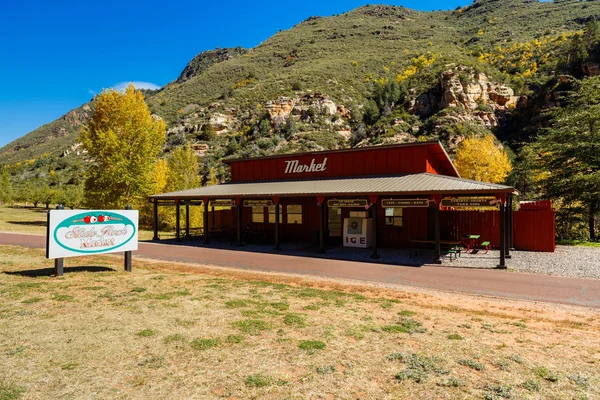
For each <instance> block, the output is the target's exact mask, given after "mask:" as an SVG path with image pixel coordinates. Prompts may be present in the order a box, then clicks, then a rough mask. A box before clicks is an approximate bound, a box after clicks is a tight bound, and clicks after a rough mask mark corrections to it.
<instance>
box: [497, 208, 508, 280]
mask: <svg viewBox="0 0 600 400" xmlns="http://www.w3.org/2000/svg"><path fill="white" fill-rule="evenodd" d="M500 201H501V202H500V264H498V266H497V268H500V269H506V216H505V213H506V210H505V206H504V196H502V198H501V199H500Z"/></svg>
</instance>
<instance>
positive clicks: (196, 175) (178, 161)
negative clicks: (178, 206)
mask: <svg viewBox="0 0 600 400" xmlns="http://www.w3.org/2000/svg"><path fill="white" fill-rule="evenodd" d="M201 185H202V182H201V179H200V167H199V165H198V157H197V156H196V154H195V153H194V149H192V147H191V145H190V143H189V142H187V143H186V144H185V145H184V146H181V147H177V148H175V149H174V150H173V151H172V152H171V154H170V156H169V158H168V159H167V179H166V186H165V190H164V191H166V192H175V191H179V190H185V189H193V188H197V187H199V186H201ZM189 211H190V218H189V219H190V226H191V227H192V228H200V227H202V226H203V222H202V217H203V208H202V207H198V206H190V207H189ZM181 218H182V219H183V218H184V212H182V213H181ZM159 219H160V220H161V221H162V222H163V223H164V224H165V225H166V226H169V227H173V226H175V209H174V208H173V207H164V208H163V209H162V210H161V211H160V217H159Z"/></svg>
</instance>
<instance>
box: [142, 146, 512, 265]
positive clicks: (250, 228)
mask: <svg viewBox="0 0 600 400" xmlns="http://www.w3.org/2000/svg"><path fill="white" fill-rule="evenodd" d="M224 162H225V163H227V164H228V165H229V167H230V168H231V182H230V183H226V184H220V185H215V186H205V187H200V188H195V189H189V190H182V191H177V192H172V193H164V194H156V195H153V196H150V200H151V201H152V202H153V204H154V222H155V226H154V239H155V240H158V207H159V206H161V205H171V206H175V207H176V210H177V218H176V221H177V237H178V238H180V231H181V227H180V225H179V220H180V218H179V216H180V207H181V206H185V207H186V208H187V210H188V212H186V215H189V207H190V206H194V205H203V207H204V226H205V228H206V229H204V230H203V235H204V238H205V241H206V243H208V242H209V235H210V233H211V232H212V231H220V230H221V228H223V227H224V226H229V228H230V230H231V233H232V235H233V237H234V239H235V240H236V241H237V242H238V244H240V245H241V244H242V241H243V238H244V235H245V233H246V232H252V233H253V234H255V235H257V236H259V237H260V238H261V239H263V240H272V243H273V244H274V246H275V249H279V246H280V243H282V242H301V241H305V242H312V243H318V246H319V250H320V252H324V251H325V250H326V247H327V246H335V245H337V246H342V245H343V246H350V247H363V248H370V251H371V253H372V256H373V257H377V255H378V249H379V248H380V247H393V248H410V247H413V246H414V245H415V243H420V244H431V245H432V247H433V248H434V249H435V261H437V262H441V257H442V255H443V253H442V250H443V249H444V244H448V243H451V242H453V241H458V240H461V236H463V235H465V234H471V233H479V232H461V231H460V227H459V226H460V223H459V224H454V223H452V224H454V225H452V226H453V227H454V228H455V229H454V228H453V229H450V230H448V229H446V230H443V229H442V218H441V214H444V213H445V212H446V210H456V209H461V208H463V207H470V208H471V209H472V208H473V207H475V208H477V209H490V210H492V209H495V210H496V211H495V215H496V216H495V217H494V221H492V222H491V223H488V225H492V226H488V227H486V229H490V228H491V229H493V231H492V232H491V233H488V234H489V236H490V237H484V236H481V235H480V236H481V237H480V241H488V242H491V246H492V247H494V248H498V249H501V251H500V262H499V267H505V257H506V256H508V257H510V254H509V249H510V248H511V247H512V246H511V242H512V232H513V217H512V199H513V196H514V195H516V194H517V191H516V190H515V189H514V188H512V187H510V186H505V185H497V184H491V183H485V182H478V181H473V180H467V179H462V178H461V177H460V175H459V173H458V172H457V170H456V168H455V167H454V165H453V164H452V161H451V160H450V158H449V157H448V154H447V153H446V151H445V150H444V149H443V147H442V145H441V144H440V143H439V142H437V141H436V142H423V143H411V144H399V145H390V146H377V147H366V148H358V149H347V150H334V151H321V152H312V153H302V154H285V155H275V156H268V157H261V158H251V159H230V160H224ZM223 206H228V207H227V209H226V210H221V211H214V210H215V207H216V208H217V209H219V208H223ZM211 210H212V211H211ZM211 212H212V217H211ZM219 214H220V215H219ZM472 214H474V215H475V218H477V215H478V214H481V215H482V216H483V215H485V213H477V212H472ZM465 215H466V214H465ZM215 216H218V220H219V221H220V222H218V223H217V224H218V225H219V226H215ZM481 224H486V222H485V221H483V222H481V221H480V226H483V225H481ZM446 225H448V223H446ZM455 225H456V226H455ZM471 226H473V225H471ZM465 229H467V228H465ZM469 229H470V228H469ZM186 230H189V222H188V223H186Z"/></svg>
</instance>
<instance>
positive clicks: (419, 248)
mask: <svg viewBox="0 0 600 400" xmlns="http://www.w3.org/2000/svg"><path fill="white" fill-rule="evenodd" d="M410 243H411V245H410V248H409V250H408V256H409V258H412V257H413V255H414V256H417V255H419V254H423V250H424V249H428V248H430V246H433V247H434V248H435V240H411V241H410ZM440 247H441V248H442V249H448V250H446V251H447V253H448V254H450V255H451V254H454V255H455V256H456V254H457V252H458V253H460V251H461V250H462V248H461V247H460V241H459V240H440ZM459 255H460V254H459ZM450 259H451V260H452V257H451V256H450Z"/></svg>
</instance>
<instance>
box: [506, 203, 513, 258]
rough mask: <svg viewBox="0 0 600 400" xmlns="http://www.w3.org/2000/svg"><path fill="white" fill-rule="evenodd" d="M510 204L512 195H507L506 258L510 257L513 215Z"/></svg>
mask: <svg viewBox="0 0 600 400" xmlns="http://www.w3.org/2000/svg"><path fill="white" fill-rule="evenodd" d="M511 211H512V210H511V206H510V195H508V196H507V197H506V209H505V210H504V218H505V221H504V236H505V241H506V243H505V244H504V254H505V256H504V257H505V258H507V259H510V258H511V255H510V219H511V217H512V213H511Z"/></svg>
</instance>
